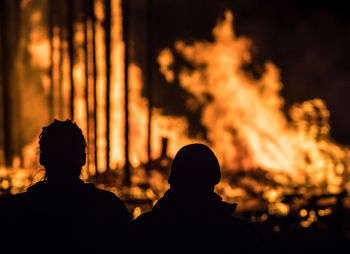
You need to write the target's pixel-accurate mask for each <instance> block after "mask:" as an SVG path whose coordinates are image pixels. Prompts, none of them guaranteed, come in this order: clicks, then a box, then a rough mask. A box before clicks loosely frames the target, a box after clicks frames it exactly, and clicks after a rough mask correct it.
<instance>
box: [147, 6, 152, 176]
mask: <svg viewBox="0 0 350 254" xmlns="http://www.w3.org/2000/svg"><path fill="white" fill-rule="evenodd" d="M152 11H153V0H148V2H147V60H148V65H147V81H146V87H147V97H148V126H147V157H148V163H147V172H149V171H150V170H151V163H152V158H151V156H152V101H153V98H152V97H153V96H152V66H153V65H152V63H153V59H152V56H153V55H152V52H153V51H152Z"/></svg>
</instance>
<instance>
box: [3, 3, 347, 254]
mask: <svg viewBox="0 0 350 254" xmlns="http://www.w3.org/2000/svg"><path fill="white" fill-rule="evenodd" d="M0 4H1V6H0V22H1V26H0V28H1V33H0V36H1V37H0V46H1V50H0V56H1V57H0V59H1V61H0V64H1V73H0V74H1V79H0V96H1V100H0V194H1V195H8V194H14V193H18V192H21V191H25V189H26V188H27V187H28V186H29V185H31V184H33V183H34V182H36V181H39V180H40V179H41V178H42V176H43V169H42V168H41V167H40V165H39V163H38V136H39V134H40V132H41V128H42V127H43V126H46V125H48V124H49V123H50V122H51V121H52V120H53V119H55V118H56V119H60V120H65V119H72V120H73V121H75V122H76V123H77V124H78V125H79V126H80V128H81V129H82V130H83V133H84V135H85V137H86V140H87V144H88V145H87V152H88V159H87V164H86V166H85V167H84V169H83V179H85V180H86V181H90V182H94V183H96V184H97V186H98V187H100V188H104V189H108V190H110V191H112V192H114V193H116V194H117V195H118V196H120V197H121V199H122V200H123V201H125V203H126V205H127V207H128V208H129V211H130V212H131V214H133V216H134V217H137V216H138V215H140V214H141V213H142V212H144V211H147V210H150V209H151V207H152V205H153V204H154V203H155V202H156V201H157V200H158V199H159V198H160V197H161V196H162V195H163V194H164V192H165V190H166V189H167V188H168V187H169V186H168V183H167V177H168V174H169V166H170V163H171V159H172V158H173V157H174V155H175V153H176V151H177V150H178V149H180V148H181V146H183V145H185V144H188V143H192V142H202V143H205V144H207V145H209V146H210V147H211V148H212V149H213V150H214V152H215V154H216V155H217V157H218V158H219V161H220V163H221V167H222V172H223V178H222V181H221V183H220V184H218V185H217V188H216V191H217V192H218V193H219V194H220V195H222V197H223V199H224V200H225V201H228V202H237V203H238V208H237V216H241V217H243V218H245V219H247V220H249V221H251V222H252V223H255V224H256V225H257V228H258V230H259V231H260V230H261V232H264V234H263V239H264V244H265V245H266V247H276V240H278V242H279V247H281V248H290V247H291V246H293V248H294V249H297V248H301V246H303V245H304V244H306V243H308V244H311V245H310V246H313V245H318V246H321V247H322V246H325V245H327V244H334V243H342V242H345V241H346V240H347V239H349V238H350V224H349V218H350V217H349V208H350V199H349V196H348V192H349V191H350V183H349V170H350V169H349V166H350V150H349V146H348V144H349V143H350V136H349V135H347V130H348V129H349V127H350V120H349V119H348V118H347V111H348V108H349V106H350V100H349V98H348V97H349V92H350V85H349V78H350V77H349V75H350V74H349V72H348V68H349V63H348V58H349V54H350V53H349V50H348V45H349V41H350V37H349V34H350V33H349V30H350V21H349V17H348V15H347V13H346V8H345V3H340V2H334V1H333V2H330V1H318V2H317V3H315V2H313V1H311V2H307V3H306V2H305V1H288V2H282V1H272V0H271V1H257V0H246V1H240V0H237V1H234V0H232V1H229V0H219V1H214V0H191V1H188V0H187V1H185V0H177V1H170V0H125V1H122V0H74V1H71V0H67V1H54V0H51V1H50V0H1V1H0ZM277 245H278V244H277Z"/></svg>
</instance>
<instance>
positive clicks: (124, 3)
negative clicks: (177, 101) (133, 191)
mask: <svg viewBox="0 0 350 254" xmlns="http://www.w3.org/2000/svg"><path fill="white" fill-rule="evenodd" d="M122 8H123V40H124V44H125V57H124V91H125V98H124V100H125V106H124V110H125V113H124V114H125V147H124V149H125V165H124V184H125V185H130V161H129V110H128V104H129V97H128V87H129V85H128V80H129V77H128V67H129V54H128V53H129V47H128V39H129V37H128V28H129V24H128V23H129V22H128V12H129V9H128V0H123V1H122Z"/></svg>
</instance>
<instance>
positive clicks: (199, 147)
mask: <svg viewBox="0 0 350 254" xmlns="http://www.w3.org/2000/svg"><path fill="white" fill-rule="evenodd" d="M220 179H221V172H220V165H219V162H218V160H217V158H216V156H215V154H214V153H213V152H212V150H211V149H210V148H209V147H208V146H206V145H204V144H198V143H195V144H189V145H186V146H184V147H182V148H181V149H180V150H179V151H178V152H177V154H176V156H175V158H174V160H173V162H172V165H171V171H170V176H169V178H168V182H169V184H170V188H169V189H168V190H167V191H166V193H165V194H164V196H163V197H162V198H161V199H160V200H159V201H158V202H157V203H156V204H155V205H154V207H153V208H152V211H150V212H146V213H144V214H142V215H140V216H139V217H138V218H136V219H134V220H133V221H132V226H131V228H132V234H133V240H134V241H135V242H137V244H135V245H134V246H135V252H141V253H233V252H236V251H237V250H239V251H240V252H239V253H251V252H254V251H256V250H257V248H258V247H257V241H256V235H255V232H254V228H253V226H252V225H251V224H249V223H248V222H246V221H243V220H241V219H239V218H237V217H235V216H233V213H234V211H235V209H236V206H237V205H236V204H230V203H227V202H224V201H222V198H221V197H220V196H219V195H218V194H216V193H215V192H214V187H215V185H216V184H218V183H219V182H220Z"/></svg>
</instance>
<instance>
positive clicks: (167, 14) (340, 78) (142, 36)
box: [129, 0, 350, 144]
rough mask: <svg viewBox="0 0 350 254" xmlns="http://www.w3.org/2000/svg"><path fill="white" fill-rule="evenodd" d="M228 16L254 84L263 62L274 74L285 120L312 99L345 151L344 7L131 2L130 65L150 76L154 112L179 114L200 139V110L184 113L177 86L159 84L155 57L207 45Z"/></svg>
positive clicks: (349, 36) (348, 138) (347, 33)
mask: <svg viewBox="0 0 350 254" xmlns="http://www.w3.org/2000/svg"><path fill="white" fill-rule="evenodd" d="M227 9H228V10H232V11H233V13H234V29H235V32H236V35H238V36H246V37H249V38H251V39H252V41H253V44H254V47H253V65H252V67H251V71H253V72H254V73H255V74H256V75H257V76H259V72H260V73H261V71H262V70H263V69H261V68H262V66H263V63H264V62H265V61H267V60H271V61H272V62H274V63H275V64H276V65H277V67H279V68H280V70H281V79H282V82H283V84H284V87H283V89H282V91H281V93H282V96H283V97H284V98H285V106H284V110H285V112H286V113H287V112H288V109H289V108H290V106H291V105H292V104H293V103H295V102H302V101H305V100H308V99H313V98H316V97H319V98H321V99H323V100H324V101H325V102H326V104H327V107H328V109H329V110H330V113H331V116H330V125H331V136H332V137H333V138H334V139H335V140H336V141H337V142H339V143H342V144H350V135H348V133H347V132H348V129H350V119H349V118H348V109H349V107H350V100H349V95H350V84H349V80H350V74H349V72H348V69H349V60H348V59H349V56H350V53H349V50H348V48H349V46H348V45H350V44H349V43H350V19H349V15H348V8H347V7H346V2H345V1H344V2H341V1H317V2H315V1H273V0H269V1H258V0H237V1H228V0H226V1H225V0H190V1H189V0H176V1H174V0H151V1H149V2H147V1H145V0H133V1H131V5H130V13H129V15H130V16H129V18H130V31H131V33H132V36H131V39H133V45H134V47H135V52H134V53H133V54H132V57H133V58H134V60H135V61H136V62H138V64H140V66H141V67H142V68H143V70H145V71H146V72H145V73H147V72H148V73H150V70H151V76H152V77H151V79H150V80H151V81H150V83H152V86H153V87H152V90H153V92H152V97H153V106H156V107H162V108H164V110H165V112H166V113H169V114H173V115H181V114H186V115H187V116H188V119H189V122H190V124H191V131H192V132H194V133H190V134H192V135H195V134H196V133H195V132H203V133H204V134H205V130H203V126H200V124H199V119H200V110H201V109H199V111H198V112H187V111H186V108H185V107H184V106H183V105H184V103H182V102H184V101H185V99H186V98H187V97H188V96H190V95H189V94H187V92H186V91H184V90H183V89H182V88H181V87H180V86H179V84H176V82H175V84H172V85H170V86H169V84H165V80H164V78H163V77H162V76H161V74H160V73H159V71H158V66H157V64H155V63H156V57H157V55H158V53H159V51H160V50H161V49H163V48H166V47H170V48H173V46H174V42H175V41H176V40H183V41H185V42H187V43H190V42H192V41H195V40H213V37H212V34H211V33H212V29H213V27H214V26H215V24H216V23H217V20H218V18H220V17H223V13H224V11H225V10H227ZM145 21H146V22H145ZM147 24H151V26H148V25H147ZM147 34H150V35H151V39H149V37H147ZM147 38H148V39H147ZM147 42H148V43H149V44H147ZM147 45H148V46H147ZM149 45H151V46H149ZM147 49H148V50H149V51H147ZM147 52H148V53H147ZM149 52H151V53H149ZM259 66H260V67H261V68H260V69H259V68H257V67H259ZM149 68H151V69H149ZM145 76H147V75H145ZM145 79H147V77H145ZM146 81H147V80H146ZM145 83H146V86H145V95H146V94H147V82H145ZM175 98H176V99H175Z"/></svg>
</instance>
